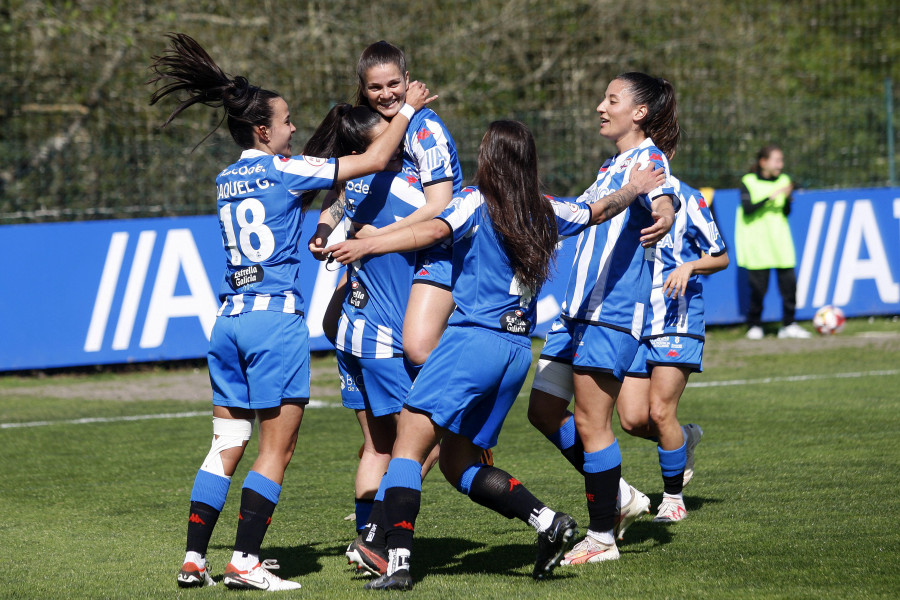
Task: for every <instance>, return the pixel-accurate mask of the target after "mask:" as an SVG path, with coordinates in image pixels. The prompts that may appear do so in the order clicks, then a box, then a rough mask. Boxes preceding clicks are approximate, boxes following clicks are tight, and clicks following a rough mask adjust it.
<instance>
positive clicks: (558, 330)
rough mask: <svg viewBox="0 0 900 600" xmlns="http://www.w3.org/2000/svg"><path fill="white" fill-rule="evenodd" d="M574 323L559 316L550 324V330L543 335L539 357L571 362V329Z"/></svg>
mask: <svg viewBox="0 0 900 600" xmlns="http://www.w3.org/2000/svg"><path fill="white" fill-rule="evenodd" d="M574 325H575V324H574V323H573V322H572V321H569V320H565V319H561V318H559V317H557V318H556V320H555V321H553V324H552V325H550V331H548V332H547V335H546V336H545V337H544V347H543V348H541V358H546V359H547V360H552V361H555V362H563V363H567V364H570V365H571V364H572V329H573V328H574Z"/></svg>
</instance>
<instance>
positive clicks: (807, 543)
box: [0, 320, 900, 599]
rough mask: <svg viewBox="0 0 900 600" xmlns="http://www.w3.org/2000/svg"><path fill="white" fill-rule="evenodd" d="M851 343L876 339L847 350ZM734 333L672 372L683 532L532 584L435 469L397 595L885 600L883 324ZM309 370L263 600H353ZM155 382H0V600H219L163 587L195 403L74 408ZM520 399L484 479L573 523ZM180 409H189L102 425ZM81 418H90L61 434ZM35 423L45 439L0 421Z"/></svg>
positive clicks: (496, 525)
mask: <svg viewBox="0 0 900 600" xmlns="http://www.w3.org/2000/svg"><path fill="white" fill-rule="evenodd" d="M872 330H878V331H880V332H881V333H882V334H884V335H886V336H887V337H878V336H874V337H866V334H867V332H870V331H872ZM741 335H742V331H740V330H738V329H720V330H715V331H713V332H711V334H710V338H709V341H708V345H707V360H706V368H707V371H706V372H705V373H704V374H702V375H699V376H698V375H695V376H694V377H692V379H691V384H693V385H692V386H691V387H689V388H688V389H687V390H686V392H685V395H684V398H683V400H682V404H681V408H680V411H679V415H680V418H681V420H682V422H685V423H686V422H697V423H700V424H701V425H702V426H703V428H704V431H705V435H704V437H703V441H702V442H701V444H700V445H699V446H698V449H697V455H696V456H697V467H696V476H695V480H694V482H693V483H692V484H691V485H690V486H689V487H688V488H687V489H686V494H685V496H686V505H687V509H688V511H689V516H688V518H687V520H685V521H683V522H681V523H678V524H675V525H670V526H663V525H660V524H654V523H651V522H650V518H651V516H652V515H649V516H646V517H644V518H643V519H641V520H639V521H637V522H636V523H635V524H634V525H632V527H631V528H630V529H629V530H628V533H627V535H626V540H625V542H624V543H622V544H620V550H621V551H622V558H621V559H620V560H619V561H616V562H613V563H602V564H598V565H588V566H586V567H582V568H575V567H571V568H560V569H558V570H557V571H556V575H555V576H554V577H553V578H552V579H550V580H548V581H544V582H540V583H535V582H533V581H532V580H531V578H530V572H531V568H532V561H533V558H534V538H535V536H534V532H533V530H532V529H531V528H530V527H528V526H527V525H524V524H522V523H520V522H518V521H510V520H507V519H504V518H502V517H500V516H498V515H496V514H494V513H492V512H490V511H488V510H487V509H485V508H482V507H480V506H478V505H475V504H474V503H472V502H470V501H469V500H468V499H466V498H464V497H463V496H462V495H461V494H459V493H457V492H456V491H455V490H453V489H452V488H451V487H450V486H449V485H448V484H447V483H446V482H445V481H443V479H442V477H441V476H440V474H439V473H438V472H437V471H434V472H433V473H432V474H431V475H430V476H429V477H428V478H427V479H426V481H425V483H424V488H423V504H422V512H421V515H420V517H419V520H418V522H417V527H416V529H417V532H416V545H415V548H414V554H413V563H412V564H413V574H414V577H415V578H416V580H417V583H416V587H415V588H414V590H413V591H412V592H411V593H410V595H411V596H414V597H420V598H441V599H445V598H457V597H477V598H509V597H511V596H512V597H516V598H548V597H552V598H577V599H583V598H592V597H597V596H603V597H614V598H617V599H624V598H655V599H661V598H684V597H689V598H723V597H728V598H893V597H895V596H896V593H897V590H898V589H900V574H898V572H897V569H896V560H897V556H900V525H898V524H897V518H896V515H897V514H898V511H900V500H898V498H900V494H898V492H900V480H898V478H897V473H898V471H900V447H898V444H897V431H898V429H900V397H898V394H897V393H896V390H897V388H898V385H900V374H898V368H897V365H900V360H898V359H900V342H898V341H897V339H896V336H897V325H896V323H892V322H891V321H889V320H887V321H885V320H880V321H878V322H875V323H868V322H866V321H852V322H851V324H850V325H848V329H847V331H846V332H845V333H844V334H843V335H842V336H838V338H835V340H831V339H824V338H816V339H814V340H812V341H808V342H803V343H804V344H805V345H799V344H800V343H798V342H795V341H787V340H786V341H784V342H785V343H782V342H781V341H778V340H767V343H768V344H769V348H770V350H767V351H759V349H758V347H754V346H752V345H747V344H744V343H742V342H743V340H740V339H739V338H740V337H741ZM892 336H893V337H892ZM836 341H840V342H841V343H833V342H836ZM846 342H852V343H846ZM537 348H539V344H538V346H536V349H537ZM314 365H315V366H316V367H317V368H316V373H317V375H316V378H315V379H314V382H313V383H314V389H316V390H317V393H316V399H317V400H322V401H325V402H326V403H329V404H330V405H331V406H325V407H317V408H311V409H310V410H308V412H307V415H306V417H305V419H304V423H303V426H302V428H301V433H300V442H299V444H298V447H297V451H296V453H295V456H294V460H293V462H292V464H291V466H290V467H289V469H288V473H287V476H286V478H285V485H284V490H283V493H282V496H281V503H280V504H279V507H278V509H277V511H276V513H275V519H274V521H273V523H272V525H271V526H270V528H269V532H268V534H267V536H266V539H265V541H264V543H263V556H264V557H266V558H276V559H278V560H279V562H280V563H281V565H282V569H281V570H280V571H279V572H278V573H279V574H280V575H281V576H284V577H287V578H291V579H295V580H297V581H300V582H301V583H302V584H303V588H302V589H301V590H299V591H297V592H294V593H292V594H287V593H285V594H284V595H291V596H296V597H300V596H302V597H307V598H353V597H367V596H368V597H371V595H372V594H373V593H374V592H366V591H364V590H363V589H362V585H363V582H364V581H365V580H364V579H361V578H358V577H356V576H355V575H354V574H353V573H352V572H351V571H349V568H348V567H347V565H346V560H345V559H344V556H343V551H344V549H345V547H346V544H347V543H348V542H349V541H350V540H351V539H352V537H353V535H354V533H353V526H352V523H350V522H347V521H344V520H343V517H344V516H346V515H347V514H348V513H350V512H352V510H353V473H354V469H355V465H356V451H357V449H358V447H359V443H360V435H359V433H358V431H357V428H358V426H357V425H356V421H355V419H354V418H353V417H352V415H351V414H350V413H349V411H347V410H344V409H341V408H339V407H337V406H336V405H337V404H339V397H338V393H339V391H338V386H337V383H336V378H335V377H334V376H333V375H332V374H333V373H334V359H333V356H328V355H326V356H320V357H317V358H316V359H315V360H314ZM875 371H880V373H877V374H870V375H868V376H865V375H862V374H864V373H867V372H869V373H871V372H875ZM176 372H177V371H176ZM201 375H202V373H201ZM155 377H156V373H154V372H153V371H150V372H138V373H128V374H109V373H103V374H99V375H79V376H68V375H53V376H51V377H46V378H35V377H29V378H22V377H19V376H6V377H0V424H3V425H4V427H3V428H0V447H2V448H3V451H2V465H3V466H2V485H0V506H2V507H3V509H4V510H3V512H4V517H5V518H4V519H3V520H2V521H0V558H2V564H3V565H4V569H3V570H2V571H0V596H2V597H4V598H61V597H67V598H172V597H197V598H200V597H203V598H211V597H220V596H223V595H225V596H227V595H232V596H233V595H234V594H235V593H236V592H230V591H228V590H226V589H225V588H224V587H223V586H221V585H220V586H217V587H216V588H208V589H203V590H180V589H178V588H177V587H176V586H175V581H174V579H175V573H176V572H177V570H178V566H179V564H180V561H181V558H182V556H183V550H184V535H185V522H186V519H187V508H188V497H189V494H190V489H191V486H192V483H193V477H194V474H195V473H196V469H197V467H198V465H199V464H200V462H201V461H202V459H203V457H204V456H205V454H206V452H207V450H208V444H209V439H210V435H211V427H210V417H209V415H208V410H209V402H208V399H206V398H200V399H188V400H185V399H181V400H166V399H155V400H129V401H123V400H122V399H120V398H114V397H113V398H108V397H102V395H98V394H96V393H95V390H96V389H98V388H97V386H101V387H103V389H108V388H109V387H113V388H116V387H122V386H137V387H141V386H145V387H146V386H148V385H150V384H151V383H152V382H153V380H154V378H155ZM740 380H745V381H744V383H742V384H735V383H734V382H736V381H740ZM31 388H39V389H37V391H35V390H34V389H31ZM63 389H64V390H65V392H66V393H65V394H62V393H57V392H58V391H60V390H63ZM529 389H530V386H529V383H526V386H525V388H524V391H523V393H522V395H521V396H520V401H519V402H518V403H517V404H516V405H515V407H514V408H513V411H512V413H511V414H510V416H509V418H508V419H507V423H506V425H505V427H504V430H503V432H502V433H501V436H500V443H499V446H498V447H497V448H496V449H495V457H496V464H497V466H498V467H500V468H503V469H505V470H507V471H509V472H510V473H512V474H513V475H515V476H516V477H517V478H518V479H520V480H521V481H523V482H524V483H525V484H526V485H527V486H528V487H529V489H531V491H533V492H534V493H535V494H536V495H537V496H538V497H539V498H541V499H542V500H544V501H545V502H546V503H547V504H548V505H550V506H552V507H554V508H556V509H558V510H565V511H567V512H570V513H571V514H573V516H575V517H576V519H577V520H579V521H580V522H582V523H585V524H586V522H587V515H586V508H585V505H584V499H583V487H582V482H581V480H580V478H579V477H578V476H577V474H576V473H575V472H574V471H573V470H572V469H571V467H569V466H568V464H567V463H566V462H565V461H564V460H563V459H562V458H561V457H560V456H559V455H558V453H557V452H556V451H555V449H553V447H552V446H551V445H550V443H549V442H547V441H546V440H544V439H543V438H542V436H540V435H539V434H538V433H537V432H536V431H534V430H533V429H532V428H531V427H530V425H529V424H528V422H527V418H526V415H525V411H526V407H527V393H528V390H529ZM79 390H84V392H83V393H82V394H81V395H79ZM85 396H87V397H85ZM97 396H101V397H97ZM192 412H193V413H202V414H200V415H198V416H180V417H178V418H158V419H147V420H113V419H121V418H122V417H141V416H146V415H155V414H157V415H158V414H162V413H165V414H182V415H183V414H184V413H192ZM97 418H101V419H102V418H109V419H111V420H109V421H101V422H78V423H76V422H72V420H74V419H97ZM37 421H52V422H53V423H52V424H49V425H39V426H38V425H35V426H27V427H25V426H20V427H10V426H9V424H13V423H17V424H23V423H33V422H37ZM620 433H621V432H620ZM619 441H620V445H621V447H622V454H623V461H624V463H623V474H624V475H625V477H626V478H627V479H628V480H629V482H631V483H632V484H634V485H635V486H636V487H638V488H639V489H641V490H642V491H644V492H645V493H647V494H648V495H649V496H650V498H651V501H652V503H653V507H654V508H655V507H656V506H657V504H658V503H659V500H660V497H661V487H662V482H661V479H660V475H659V466H658V464H657V458H656V450H655V447H654V445H653V444H651V443H649V442H646V441H644V440H639V439H635V438H631V437H629V436H627V435H620V436H619ZM254 447H255V444H254V443H253V442H251V444H250V446H249V449H248V453H247V455H246V456H245V459H244V461H243V462H242V463H241V465H240V467H239V469H238V472H237V473H236V474H235V477H234V479H233V481H234V483H235V485H233V486H232V490H231V493H230V494H229V499H228V502H227V503H226V505H225V509H224V511H223V515H222V518H221V519H220V521H219V524H218V526H217V529H216V532H215V534H214V536H213V540H212V544H211V547H210V552H209V558H210V561H211V565H212V573H213V575H214V576H215V577H216V579H221V571H222V569H223V568H224V566H225V563H227V561H228V559H229V557H230V554H231V544H232V543H233V541H234V533H235V526H236V513H237V504H238V501H239V496H240V494H239V493H238V490H237V488H238V487H239V486H240V482H241V481H242V480H243V477H244V475H245V474H246V472H247V469H248V468H249V466H250V464H251V463H252V460H253V458H254V456H255V451H254Z"/></svg>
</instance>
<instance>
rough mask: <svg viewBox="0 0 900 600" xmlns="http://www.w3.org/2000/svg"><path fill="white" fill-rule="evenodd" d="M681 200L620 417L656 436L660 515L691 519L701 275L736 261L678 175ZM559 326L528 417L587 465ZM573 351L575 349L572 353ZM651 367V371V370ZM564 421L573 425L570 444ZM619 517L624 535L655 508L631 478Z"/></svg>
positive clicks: (638, 432)
mask: <svg viewBox="0 0 900 600" xmlns="http://www.w3.org/2000/svg"><path fill="white" fill-rule="evenodd" d="M672 183H673V184H674V186H675V190H676V193H677V194H678V197H679V200H680V201H681V206H682V208H681V210H679V211H678V212H677V213H676V216H675V224H674V226H673V227H672V229H671V231H670V232H669V233H668V234H667V235H666V237H664V238H663V239H662V240H661V241H660V242H659V243H657V254H656V264H655V266H654V273H653V280H654V285H653V291H652V293H651V299H650V308H651V310H650V312H649V313H648V315H647V322H646V323H645V329H644V333H645V336H644V337H643V339H642V342H641V346H640V348H639V350H638V352H637V355H636V356H635V359H634V362H633V364H632V366H631V367H630V368H629V370H628V372H627V374H626V377H625V378H624V380H623V383H622V388H621V390H620V392H619V397H618V400H617V403H616V408H617V412H618V414H619V422H620V423H621V424H622V427H623V429H624V430H625V431H627V432H628V433H630V434H631V435H635V436H639V437H644V438H655V439H657V440H658V442H659V447H658V451H659V460H660V467H661V469H662V471H663V480H664V486H665V493H664V496H663V502H662V503H661V505H660V510H659V514H658V515H657V517H656V519H654V520H655V521H664V522H671V521H678V520H681V519H682V518H684V516H685V515H686V512H685V511H684V502H683V498H682V497H681V489H682V487H683V486H684V485H687V483H688V482H690V480H691V477H692V476H693V451H694V448H695V447H696V445H697V443H698V442H699V441H700V437H701V436H702V434H703V431H702V429H700V427H699V426H697V425H695V424H689V425H685V426H684V427H683V428H682V427H681V425H680V424H679V423H678V419H677V416H676V411H677V407H678V401H679V399H680V397H681V394H682V392H683V391H684V388H685V386H686V385H687V378H688V376H689V375H690V373H691V372H693V371H697V372H700V371H701V370H702V355H703V340H704V337H705V324H704V320H703V298H702V290H703V286H702V283H701V282H700V281H699V279H698V278H697V275H709V274H712V273H715V272H718V271H721V270H722V269H724V268H725V267H727V266H728V254H727V253H726V252H725V246H724V243H723V242H722V239H721V237H720V236H719V231H718V228H717V227H716V224H715V221H714V220H713V218H712V214H711V213H710V210H709V208H708V207H707V205H706V202H705V200H704V199H703V197H702V196H701V195H700V193H699V192H698V191H697V190H695V189H693V188H691V187H690V186H688V185H686V184H683V183H681V182H680V181H678V180H677V179H676V178H674V177H673V178H672ZM560 331H564V329H563V328H562V325H561V324H560V325H557V326H556V328H555V329H552V330H551V331H550V332H549V333H548V335H547V342H546V343H545V350H544V353H542V358H541V360H540V362H539V363H538V369H537V372H536V374H535V379H534V387H533V389H532V392H531V399H530V402H529V407H528V408H529V412H528V416H529V419H530V420H531V422H532V424H533V425H534V426H535V427H537V428H538V430H540V431H541V432H542V433H544V434H545V435H547V436H548V437H549V438H550V439H551V441H553V442H554V443H555V444H556V445H557V447H559V448H560V450H561V451H562V453H563V455H564V456H566V458H567V459H569V460H570V461H572V462H573V465H574V466H575V467H576V468H577V469H579V470H581V468H582V466H583V465H582V464H581V463H580V462H579V460H578V459H581V461H582V462H583V458H581V457H579V456H578V455H579V454H582V453H583V446H582V444H581V442H580V440H579V439H578V437H577V432H575V431H574V429H575V428H574V423H572V422H571V417H572V413H570V412H568V411H567V410H566V407H567V405H568V403H569V399H570V398H571V395H572V376H571V363H570V362H568V363H567V362H565V361H564V360H563V359H561V358H560V356H564V355H565V353H564V352H560V351H559V350H558V349H557V348H558V347H559V346H558V344H564V343H565V342H566V341H567V340H566V339H565V336H564V335H562V336H561V335H559V334H558V332H560ZM569 354H570V355H571V353H569ZM648 371H649V373H650V374H649V375H648ZM560 423H563V424H564V425H567V427H566V428H567V429H568V430H569V433H568V435H566V438H567V439H566V441H565V443H563V442H562V439H561V438H562V434H560V433H559V432H560ZM618 507H619V508H618V513H619V514H618V518H617V520H616V522H615V528H614V533H615V535H616V537H617V538H618V539H620V540H621V539H622V538H623V536H624V534H625V530H626V529H627V528H628V526H629V525H630V524H631V523H632V522H633V521H634V520H635V519H636V518H638V517H639V516H640V515H642V514H645V513H647V512H649V507H650V500H649V499H648V498H647V497H646V496H645V495H644V494H642V493H640V492H639V491H637V490H636V489H635V488H634V487H633V486H630V485H628V483H627V482H626V481H625V480H624V479H620V480H619V498H618Z"/></svg>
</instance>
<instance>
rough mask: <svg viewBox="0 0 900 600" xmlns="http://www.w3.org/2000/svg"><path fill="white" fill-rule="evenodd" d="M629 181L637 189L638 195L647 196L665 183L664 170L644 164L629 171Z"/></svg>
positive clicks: (651, 164)
mask: <svg viewBox="0 0 900 600" xmlns="http://www.w3.org/2000/svg"><path fill="white" fill-rule="evenodd" d="M629 181H630V182H631V183H633V184H634V185H635V186H636V187H637V190H638V194H648V193H650V192H651V191H653V190H655V189H656V188H658V187H660V186H661V185H663V184H664V183H665V182H666V170H665V169H663V168H662V167H656V166H655V165H654V163H644V164H643V165H641V166H640V167H639V168H637V169H633V170H632V171H631V177H630V179H629Z"/></svg>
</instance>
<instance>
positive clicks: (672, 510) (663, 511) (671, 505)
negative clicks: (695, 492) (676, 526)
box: [653, 496, 687, 523]
mask: <svg viewBox="0 0 900 600" xmlns="http://www.w3.org/2000/svg"><path fill="white" fill-rule="evenodd" d="M686 516H687V510H686V509H685V508H684V500H682V499H681V498H666V497H665V496H663V500H662V503H660V505H659V512H658V513H657V515H656V517H654V519H653V522H654V523H675V522H676V521H680V520H682V519H683V518H685V517H686Z"/></svg>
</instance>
